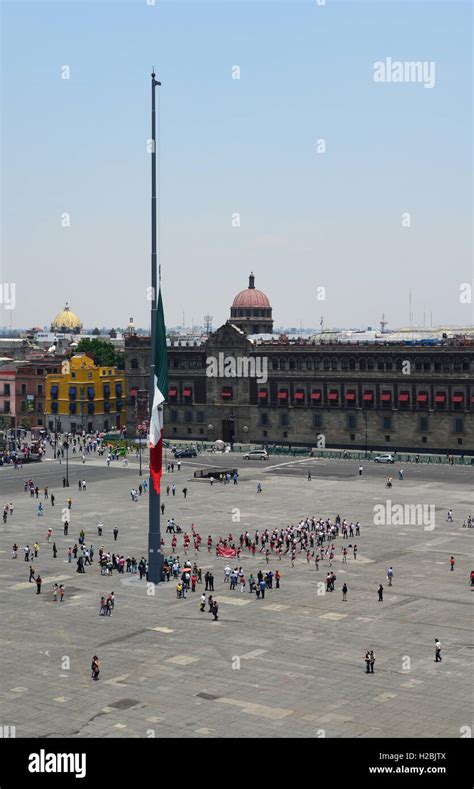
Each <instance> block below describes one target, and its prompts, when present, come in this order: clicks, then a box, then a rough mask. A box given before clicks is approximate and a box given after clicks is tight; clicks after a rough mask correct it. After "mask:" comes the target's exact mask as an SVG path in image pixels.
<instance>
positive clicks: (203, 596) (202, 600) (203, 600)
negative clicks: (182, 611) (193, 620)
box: [199, 586, 207, 612]
mask: <svg viewBox="0 0 474 789" xmlns="http://www.w3.org/2000/svg"><path fill="white" fill-rule="evenodd" d="M206 589H207V586H206ZM199 610H200V611H202V612H204V611H205V610H206V595H205V594H204V592H203V593H202V595H201V605H200V608H199Z"/></svg>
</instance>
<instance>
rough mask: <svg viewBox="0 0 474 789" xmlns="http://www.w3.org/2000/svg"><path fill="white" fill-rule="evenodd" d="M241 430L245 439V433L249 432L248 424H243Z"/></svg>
mask: <svg viewBox="0 0 474 789" xmlns="http://www.w3.org/2000/svg"><path fill="white" fill-rule="evenodd" d="M242 432H243V434H244V437H245V439H247V434H248V432H249V429H248V425H244V426H243V428H242ZM245 443H247V441H245Z"/></svg>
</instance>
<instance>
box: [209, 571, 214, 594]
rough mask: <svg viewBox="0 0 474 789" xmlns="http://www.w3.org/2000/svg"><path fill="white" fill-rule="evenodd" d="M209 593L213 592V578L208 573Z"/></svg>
mask: <svg viewBox="0 0 474 789" xmlns="http://www.w3.org/2000/svg"><path fill="white" fill-rule="evenodd" d="M209 591H210V592H213V591H214V576H213V574H212V573H209Z"/></svg>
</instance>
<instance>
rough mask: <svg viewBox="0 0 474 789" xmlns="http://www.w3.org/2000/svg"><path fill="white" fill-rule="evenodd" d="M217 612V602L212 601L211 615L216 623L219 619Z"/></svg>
mask: <svg viewBox="0 0 474 789" xmlns="http://www.w3.org/2000/svg"><path fill="white" fill-rule="evenodd" d="M218 611H219V606H218V604H217V600H213V601H212V608H211V614H212V616H213V617H214V622H217V620H218V619H219V617H218Z"/></svg>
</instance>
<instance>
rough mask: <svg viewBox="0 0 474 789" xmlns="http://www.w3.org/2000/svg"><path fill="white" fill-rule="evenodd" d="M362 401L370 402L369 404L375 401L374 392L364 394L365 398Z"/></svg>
mask: <svg viewBox="0 0 474 789" xmlns="http://www.w3.org/2000/svg"><path fill="white" fill-rule="evenodd" d="M362 399H363V400H365V401H368V402H372V400H373V399H374V393H373V392H364V396H363V398H362Z"/></svg>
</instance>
